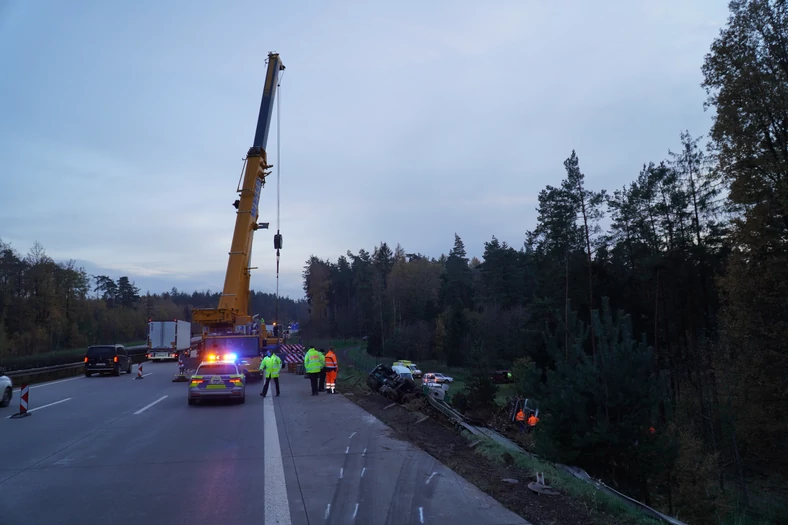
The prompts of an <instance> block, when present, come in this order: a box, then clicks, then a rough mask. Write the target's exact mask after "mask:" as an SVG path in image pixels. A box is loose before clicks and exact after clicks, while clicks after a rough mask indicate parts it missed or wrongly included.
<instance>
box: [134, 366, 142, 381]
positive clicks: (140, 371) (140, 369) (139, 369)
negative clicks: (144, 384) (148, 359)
mask: <svg viewBox="0 0 788 525" xmlns="http://www.w3.org/2000/svg"><path fill="white" fill-rule="evenodd" d="M134 379H142V363H140V366H139V367H138V368H137V377H135V378H134Z"/></svg>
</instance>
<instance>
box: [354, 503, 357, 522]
mask: <svg viewBox="0 0 788 525" xmlns="http://www.w3.org/2000/svg"><path fill="white" fill-rule="evenodd" d="M356 514H358V503H356V510H354V511H353V519H356Z"/></svg>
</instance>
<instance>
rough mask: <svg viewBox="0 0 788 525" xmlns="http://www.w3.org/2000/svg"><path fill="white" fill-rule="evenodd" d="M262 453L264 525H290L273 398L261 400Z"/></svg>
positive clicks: (288, 503)
mask: <svg viewBox="0 0 788 525" xmlns="http://www.w3.org/2000/svg"><path fill="white" fill-rule="evenodd" d="M263 453H264V455H265V463H264V465H265V467H264V468H265V481H264V485H263V492H264V493H265V502H264V504H265V507H264V508H265V516H264V517H265V523H269V524H271V525H273V524H276V525H292V521H291V520H290V502H289V501H288V499H287V487H286V486H285V484H284V483H283V481H284V479H285V468H284V465H283V463H282V449H280V448H279V431H278V430H277V428H276V416H275V414H274V396H271V397H268V396H266V397H265V398H264V399H263Z"/></svg>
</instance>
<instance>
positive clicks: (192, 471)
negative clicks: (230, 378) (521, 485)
mask: <svg viewBox="0 0 788 525" xmlns="http://www.w3.org/2000/svg"><path fill="white" fill-rule="evenodd" d="M143 370H144V372H145V374H146V376H145V378H144V379H142V380H137V379H134V377H135V376H136V372H137V370H136V367H135V369H134V374H132V375H125V374H123V375H121V376H120V377H91V378H85V377H82V376H80V377H76V378H71V379H65V380H60V381H55V382H52V383H45V384H41V385H33V386H32V387H31V388H30V394H29V403H30V406H29V408H30V409H31V411H32V415H31V416H29V417H26V418H23V419H9V418H8V416H10V415H12V414H14V413H15V412H17V411H18V405H19V397H18V396H19V393H18V392H15V393H14V399H13V400H12V403H11V406H9V407H7V408H4V409H0V524H2V525H17V524H19V525H22V524H25V525H27V524H31V523H35V524H37V525H49V524H80V525H88V524H101V525H106V524H112V525H124V524H135V525H139V524H140V523H143V524H146V525H154V524H167V525H173V524H184V525H186V524H188V525H202V524H206V525H208V524H210V525H216V524H217V523H233V522H238V523H244V524H251V523H255V524H265V525H315V524H325V525H339V524H359V525H367V524H370V525H372V524H374V525H378V524H380V525H421V524H433V523H436V524H437V523H442V524H446V523H473V524H475V525H527V522H525V521H524V520H523V519H521V518H520V517H518V516H517V515H515V514H513V513H511V512H510V511H508V510H506V509H505V508H503V507H502V506H501V505H500V504H498V503H497V502H496V501H495V500H493V499H492V498H490V497H489V496H487V495H485V494H484V493H482V492H481V491H479V490H478V489H476V488H475V487H474V486H472V485H470V484H469V483H468V482H467V481H465V480H464V479H462V478H460V477H459V476H457V475H456V474H454V473H453V472H452V471H451V470H449V469H448V468H446V467H445V466H443V465H441V464H440V463H438V462H436V461H435V460H434V459H433V458H432V457H431V456H429V455H428V454H426V453H425V452H423V451H421V450H419V449H417V448H415V447H414V446H412V445H410V444H408V443H405V442H402V441H399V440H397V439H395V438H393V437H392V436H391V435H390V429H389V428H388V427H386V426H385V425H383V424H382V423H381V422H380V421H378V420H377V419H375V418H374V417H372V416H371V415H369V414H368V413H367V412H365V411H364V410H363V409H361V408H360V407H358V406H357V405H355V404H354V403H352V402H350V401H349V400H347V399H345V398H344V396H341V395H327V394H321V395H320V396H317V397H312V396H310V395H309V382H308V381H306V380H304V379H303V377H302V376H297V375H294V374H290V373H286V372H285V373H283V374H282V378H281V384H282V395H281V397H278V398H275V397H272V395H271V393H269V396H268V397H267V398H265V399H263V398H261V397H260V396H259V392H260V389H261V386H260V384H259V383H250V384H249V385H247V391H246V394H247V400H246V403H245V404H243V405H223V404H215V405H214V404H211V405H200V406H188V405H187V403H186V392H185V390H186V385H187V384H186V383H173V382H172V381H171V380H172V377H173V374H174V373H175V372H176V370H177V368H176V365H175V364H174V363H146V364H145V365H144V367H143ZM271 386H272V387H273V384H272V385H271Z"/></svg>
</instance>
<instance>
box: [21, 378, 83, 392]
mask: <svg viewBox="0 0 788 525" xmlns="http://www.w3.org/2000/svg"><path fill="white" fill-rule="evenodd" d="M75 379H85V378H84V377H70V378H68V379H60V380H58V381H50V382H49V383H39V384H37V385H30V390H33V389H34V388H41V387H45V386H50V385H56V384H58V383H65V382H66V381H74V380H75ZM14 392H19V389H18V388H15V389H14Z"/></svg>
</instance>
